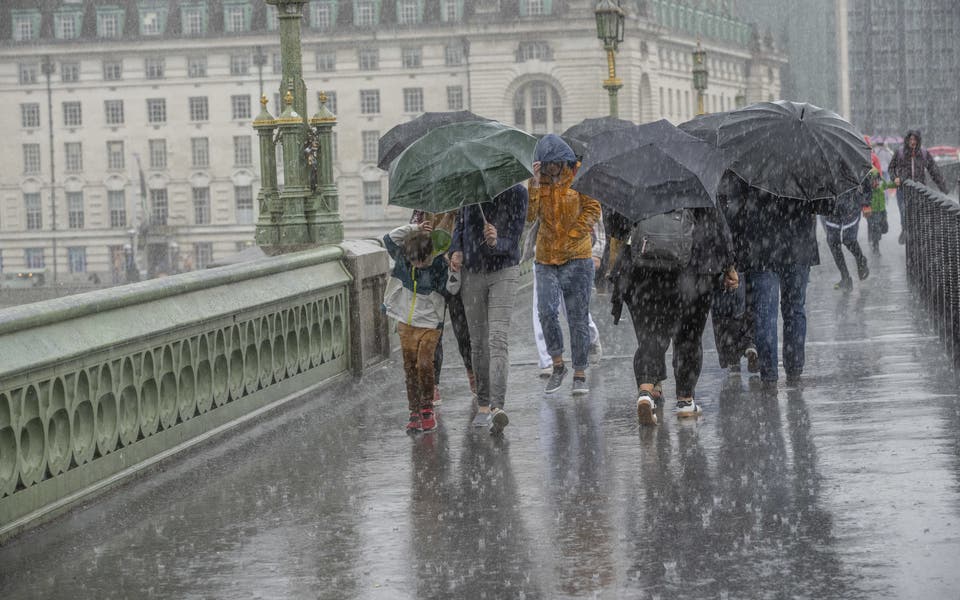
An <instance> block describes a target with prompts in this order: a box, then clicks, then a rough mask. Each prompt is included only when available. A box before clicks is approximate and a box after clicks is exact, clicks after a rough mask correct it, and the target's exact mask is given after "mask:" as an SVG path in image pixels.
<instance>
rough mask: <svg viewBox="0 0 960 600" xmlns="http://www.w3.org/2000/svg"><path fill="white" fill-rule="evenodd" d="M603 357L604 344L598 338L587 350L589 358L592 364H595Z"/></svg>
mask: <svg viewBox="0 0 960 600" xmlns="http://www.w3.org/2000/svg"><path fill="white" fill-rule="evenodd" d="M601 358H603V346H601V345H600V340H597V343H596V344H590V349H589V350H588V351H587V360H588V361H589V362H590V364H591V365H595V364H598V363H599V362H600V359H601Z"/></svg>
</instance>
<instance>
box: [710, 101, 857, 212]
mask: <svg viewBox="0 0 960 600" xmlns="http://www.w3.org/2000/svg"><path fill="white" fill-rule="evenodd" d="M717 147H718V148H719V149H720V152H721V153H722V154H723V156H724V159H725V160H726V164H727V167H728V168H729V169H730V170H731V171H733V172H734V173H736V174H737V175H738V176H740V178H741V179H743V180H744V181H746V182H747V183H748V184H750V185H751V186H754V187H757V188H760V189H762V190H764V191H766V192H769V193H770V194H773V195H774V196H782V197H786V198H798V199H802V200H818V199H827V198H834V197H836V196H839V195H840V194H842V193H844V192H846V191H849V190H851V189H853V188H855V187H857V186H858V185H859V184H860V182H861V181H862V180H863V178H864V177H866V175H867V173H868V172H869V171H870V168H871V165H870V147H869V146H868V145H867V143H866V142H865V141H864V139H863V134H862V133H860V132H859V131H857V130H856V128H854V126H853V125H851V124H850V123H848V122H847V121H845V120H844V119H843V118H841V117H840V116H839V115H838V114H836V113H834V112H831V111H829V110H826V109H823V108H820V107H818V106H814V105H812V104H806V103H799V102H788V101H785V100H780V101H777V102H760V103H758V104H753V105H750V106H748V107H746V108H742V109H740V110H735V111H733V112H731V113H730V114H729V115H727V116H726V118H724V119H723V122H722V123H721V124H720V127H719V129H718V130H717Z"/></svg>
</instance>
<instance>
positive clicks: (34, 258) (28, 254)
mask: <svg viewBox="0 0 960 600" xmlns="http://www.w3.org/2000/svg"><path fill="white" fill-rule="evenodd" d="M23 261H24V262H25V263H26V264H27V268H28V269H42V268H44V267H45V266H46V265H45V264H44V261H43V248H26V249H24V251H23Z"/></svg>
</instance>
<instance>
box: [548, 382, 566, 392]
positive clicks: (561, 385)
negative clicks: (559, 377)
mask: <svg viewBox="0 0 960 600" xmlns="http://www.w3.org/2000/svg"><path fill="white" fill-rule="evenodd" d="M562 387H563V382H561V383H560V385H558V386H557V387H552V388H544V389H543V393H544V394H552V393H554V392H555V391H557V390H559V389H560V388H562Z"/></svg>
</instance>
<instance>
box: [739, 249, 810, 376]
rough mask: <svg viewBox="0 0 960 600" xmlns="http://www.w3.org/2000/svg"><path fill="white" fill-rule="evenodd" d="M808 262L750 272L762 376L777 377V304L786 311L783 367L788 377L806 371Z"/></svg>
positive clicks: (784, 314) (782, 310)
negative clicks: (804, 364) (804, 348)
mask: <svg viewBox="0 0 960 600" xmlns="http://www.w3.org/2000/svg"><path fill="white" fill-rule="evenodd" d="M809 280H810V267H809V266H807V265H779V266H777V267H774V268H771V269H769V270H766V271H754V272H752V273H750V285H751V289H752V290H753V306H754V311H755V319H756V332H755V336H756V338H755V341H756V346H757V354H758V355H759V357H760V379H762V380H763V381H776V380H777V329H778V327H777V304H778V303H779V305H780V312H781V313H782V314H783V368H784V370H785V371H786V372H787V377H796V376H798V375H800V374H801V373H803V363H804V359H805V357H804V350H803V347H804V344H805V343H806V339H807V314H806V309H805V308H804V305H805V303H806V300H807V282H808V281H809Z"/></svg>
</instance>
